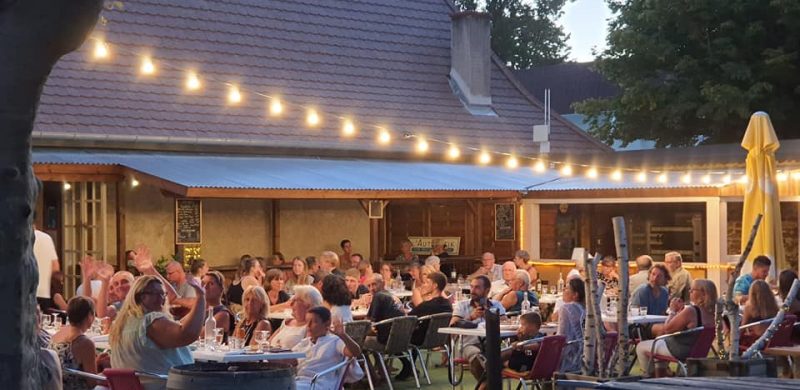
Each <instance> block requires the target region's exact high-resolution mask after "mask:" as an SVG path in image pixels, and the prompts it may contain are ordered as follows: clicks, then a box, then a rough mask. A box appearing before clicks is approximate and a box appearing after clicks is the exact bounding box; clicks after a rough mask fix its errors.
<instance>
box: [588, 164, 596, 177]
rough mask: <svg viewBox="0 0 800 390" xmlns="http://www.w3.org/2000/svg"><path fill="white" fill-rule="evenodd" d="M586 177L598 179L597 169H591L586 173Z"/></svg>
mask: <svg viewBox="0 0 800 390" xmlns="http://www.w3.org/2000/svg"><path fill="white" fill-rule="evenodd" d="M586 177H588V178H590V179H597V168H595V167H591V168H589V170H587V171H586Z"/></svg>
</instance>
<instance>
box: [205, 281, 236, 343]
mask: <svg viewBox="0 0 800 390" xmlns="http://www.w3.org/2000/svg"><path fill="white" fill-rule="evenodd" d="M201 280H202V283H203V288H204V289H205V291H206V307H208V308H212V309H213V311H212V313H213V314H214V321H216V322H217V327H218V328H221V329H222V342H223V343H227V342H228V336H229V335H230V334H231V333H233V330H234V329H235V328H236V316H234V315H233V312H231V310H230V309H228V307H227V306H225V305H223V304H222V294H223V292H224V290H225V276H223V275H222V273H220V272H219V271H208V272H206V273H205V274H204V275H203V277H202V279H201ZM202 334H203V336H205V329H203V333H202ZM208 337H211V336H208Z"/></svg>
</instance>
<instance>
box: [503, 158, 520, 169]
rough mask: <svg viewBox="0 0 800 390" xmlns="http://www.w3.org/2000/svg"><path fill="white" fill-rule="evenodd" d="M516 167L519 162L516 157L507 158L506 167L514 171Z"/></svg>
mask: <svg viewBox="0 0 800 390" xmlns="http://www.w3.org/2000/svg"><path fill="white" fill-rule="evenodd" d="M518 166H519V160H517V158H516V157H514V156H510V157H508V160H506V167H508V168H509V169H514V168H516V167H518Z"/></svg>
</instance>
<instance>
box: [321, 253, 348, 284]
mask: <svg viewBox="0 0 800 390" xmlns="http://www.w3.org/2000/svg"><path fill="white" fill-rule="evenodd" d="M319 268H320V269H321V270H323V271H327V272H329V273H331V274H334V275H337V276H341V277H342V278H344V271H342V270H341V269H339V255H337V254H336V252H331V251H325V252H322V254H321V255H319Z"/></svg>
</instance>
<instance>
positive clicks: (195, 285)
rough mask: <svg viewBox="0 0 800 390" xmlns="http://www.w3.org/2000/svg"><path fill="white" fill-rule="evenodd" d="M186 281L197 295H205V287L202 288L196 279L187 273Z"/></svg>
mask: <svg viewBox="0 0 800 390" xmlns="http://www.w3.org/2000/svg"><path fill="white" fill-rule="evenodd" d="M186 283H188V284H189V286H190V287H192V288H194V291H195V292H197V295H201V294H202V295H205V293H206V289H204V288H203V286H201V285H199V284H198V283H197V280H196V279H195V278H193V277H192V276H191V275H188V276H187V277H186Z"/></svg>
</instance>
